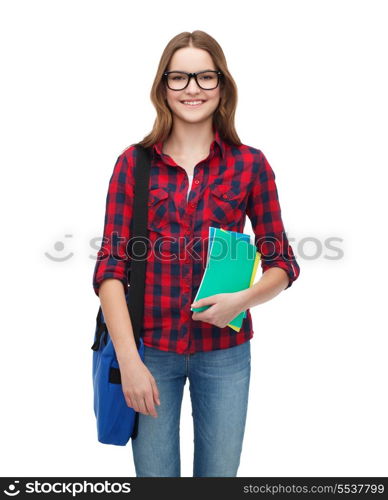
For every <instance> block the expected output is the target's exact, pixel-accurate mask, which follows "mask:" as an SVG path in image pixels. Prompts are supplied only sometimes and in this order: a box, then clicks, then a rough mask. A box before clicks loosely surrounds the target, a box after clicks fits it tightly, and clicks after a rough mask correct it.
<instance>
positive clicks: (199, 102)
mask: <svg viewBox="0 0 388 500" xmlns="http://www.w3.org/2000/svg"><path fill="white" fill-rule="evenodd" d="M202 102H203V101H191V102H189V101H183V104H189V105H190V104H191V105H192V106H194V105H195V104H202Z"/></svg>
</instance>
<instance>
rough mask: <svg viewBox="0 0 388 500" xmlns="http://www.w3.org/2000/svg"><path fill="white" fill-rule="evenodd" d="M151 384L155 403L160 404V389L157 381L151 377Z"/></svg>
mask: <svg viewBox="0 0 388 500" xmlns="http://www.w3.org/2000/svg"><path fill="white" fill-rule="evenodd" d="M151 386H152V393H153V397H154V401H155V403H157V404H158V405H160V395H159V389H158V386H157V385H156V382H155V380H154V379H151Z"/></svg>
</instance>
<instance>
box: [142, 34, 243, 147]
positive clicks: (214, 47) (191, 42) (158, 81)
mask: <svg viewBox="0 0 388 500" xmlns="http://www.w3.org/2000/svg"><path fill="white" fill-rule="evenodd" d="M184 47H196V48H198V49H204V50H206V51H207V52H208V53H209V54H210V56H211V58H212V59H213V63H214V65H215V67H216V69H218V70H219V71H221V73H222V75H223V76H222V77H221V79H220V85H221V88H222V89H223V94H222V97H221V99H220V103H219V105H218V107H217V109H216V110H215V112H214V114H213V124H214V126H215V128H216V129H217V130H218V131H219V133H220V136H221V138H222V139H223V140H225V141H227V142H229V143H231V144H234V145H236V146H240V145H241V141H240V138H239V136H238V135H237V132H236V129H235V126H234V117H235V112H236V107H237V86H236V83H235V81H234V80H233V78H232V75H231V74H230V73H229V70H228V66H227V64H226V59H225V55H224V53H223V51H222V48H221V46H220V45H219V43H218V42H217V41H216V40H215V39H214V38H212V37H211V36H210V35H208V34H207V33H205V32H204V31H200V30H196V31H193V32H192V33H190V32H189V31H184V32H183V33H180V34H179V35H176V36H175V37H174V38H172V39H171V40H170V41H169V43H168V44H167V46H166V48H165V49H164V51H163V54H162V57H161V58H160V62H159V66H158V70H157V72H156V76H155V80H154V83H153V85H152V89H151V94H150V97H151V101H152V103H153V105H154V106H155V109H156V119H155V122H154V126H153V129H152V131H151V132H150V133H149V134H148V135H146V136H145V137H144V139H143V140H142V141H140V142H137V143H135V144H132V145H140V146H143V147H146V148H147V147H151V146H153V145H154V144H156V143H157V142H159V141H165V140H166V139H167V137H168V136H169V134H170V132H171V128H172V123H173V119H172V113H171V111H170V109H169V107H168V106H167V102H166V101H165V94H164V87H163V86H164V81H163V79H162V76H163V73H164V72H165V71H166V70H167V68H168V65H169V64H170V61H171V58H172V56H173V55H174V53H175V51H177V50H178V49H181V48H184Z"/></svg>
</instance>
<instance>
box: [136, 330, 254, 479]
mask: <svg viewBox="0 0 388 500" xmlns="http://www.w3.org/2000/svg"><path fill="white" fill-rule="evenodd" d="M250 349H251V347H250V340H248V341H247V342H244V343H243V344H239V345H237V346H233V347H229V348H226V349H217V350H213V351H203V352H196V353H193V354H178V353H175V352H168V351H161V350H159V349H156V348H153V347H148V346H145V351H144V363H145V365H146V366H147V367H148V369H149V370H150V372H151V373H152V375H153V376H154V378H155V380H156V383H157V385H158V389H159V394H160V403H161V404H160V406H158V405H155V408H156V411H157V413H158V417H157V418H155V417H152V416H151V415H144V414H142V413H139V427H138V435H137V437H136V439H134V440H133V439H132V440H131V443H132V452H133V459H134V464H135V469H136V476H137V477H152V476H154V477H180V474H181V461H180V440H179V423H180V414H181V404H182V397H183V389H184V385H185V383H186V379H187V378H188V379H189V390H190V398H191V405H192V417H193V423H194V463H193V477H235V476H236V474H237V469H238V467H239V464H240V455H241V450H242V443H243V437H244V430H245V422H246V415H247V407H248V393H249V381H250V374H251V351H250Z"/></svg>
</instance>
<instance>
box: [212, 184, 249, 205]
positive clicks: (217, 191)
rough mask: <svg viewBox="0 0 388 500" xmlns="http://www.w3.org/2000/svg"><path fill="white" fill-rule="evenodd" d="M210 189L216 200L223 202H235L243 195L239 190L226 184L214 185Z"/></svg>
mask: <svg viewBox="0 0 388 500" xmlns="http://www.w3.org/2000/svg"><path fill="white" fill-rule="evenodd" d="M210 189H211V193H212V194H214V196H217V198H221V199H222V200H224V201H229V200H235V199H236V198H240V197H242V196H243V193H242V192H241V191H240V190H239V189H237V188H235V187H233V186H228V185H226V184H216V185H214V186H212V187H211V188H210Z"/></svg>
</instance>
